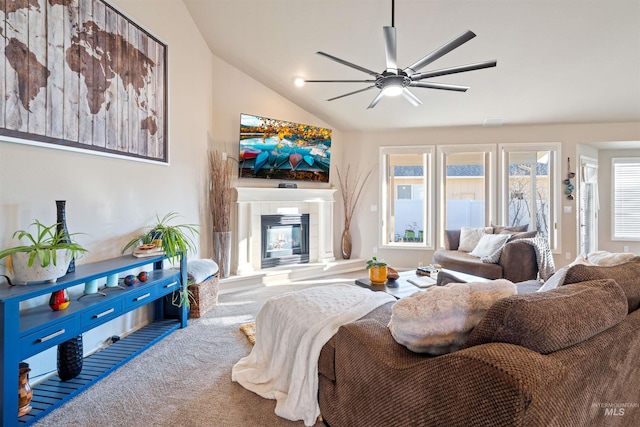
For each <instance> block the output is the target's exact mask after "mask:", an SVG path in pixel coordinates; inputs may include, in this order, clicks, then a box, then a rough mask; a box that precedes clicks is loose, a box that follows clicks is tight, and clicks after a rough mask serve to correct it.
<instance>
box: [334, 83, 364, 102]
mask: <svg viewBox="0 0 640 427" xmlns="http://www.w3.org/2000/svg"><path fill="white" fill-rule="evenodd" d="M374 87H376V85H371V86H369V87H365V88H364V89H358V90H354V91H353V92H349V93H345V94H344V95H340V96H336V97H334V98H329V99H327V101H333V100H336V99H340V98H344V97H345V96H349V95H355V94H356V93H360V92H364V91H365V90H369V89H373V88H374Z"/></svg>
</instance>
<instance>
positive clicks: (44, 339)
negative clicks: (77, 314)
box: [38, 329, 66, 342]
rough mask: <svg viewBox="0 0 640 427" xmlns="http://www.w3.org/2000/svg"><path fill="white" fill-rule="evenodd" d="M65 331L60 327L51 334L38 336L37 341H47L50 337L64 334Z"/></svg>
mask: <svg viewBox="0 0 640 427" xmlns="http://www.w3.org/2000/svg"><path fill="white" fill-rule="evenodd" d="M65 332H66V331H65V330H64V329H60V330H59V331H58V332H54V333H52V334H51V335H47V336H46V337H42V338H38V342H45V341H49V340H50V339H52V338H55V337H57V336H58V335H62V334H64V333H65Z"/></svg>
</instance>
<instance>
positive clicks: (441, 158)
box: [437, 144, 497, 247]
mask: <svg viewBox="0 0 640 427" xmlns="http://www.w3.org/2000/svg"><path fill="white" fill-rule="evenodd" d="M496 147H497V145H496V144H459V145H440V146H438V171H437V173H438V189H437V193H438V194H437V197H438V200H439V201H440V204H439V206H438V230H440V232H439V233H438V239H439V241H440V245H441V246H442V247H444V230H445V228H446V222H447V200H446V179H447V176H446V175H447V169H446V158H447V156H448V155H450V154H458V153H488V154H489V159H488V161H486V162H485V165H484V166H485V171H484V177H485V184H484V185H485V188H484V191H485V206H484V221H485V225H487V226H488V225H489V224H490V223H492V222H493V220H494V219H495V205H496V198H495V196H494V195H495V194H496V179H495V176H496Z"/></svg>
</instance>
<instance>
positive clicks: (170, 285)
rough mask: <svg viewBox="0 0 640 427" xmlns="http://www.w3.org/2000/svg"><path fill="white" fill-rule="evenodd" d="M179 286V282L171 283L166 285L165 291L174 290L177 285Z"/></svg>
mask: <svg viewBox="0 0 640 427" xmlns="http://www.w3.org/2000/svg"><path fill="white" fill-rule="evenodd" d="M177 284H178V282H172V283H169V284H168V285H164V288H165V289H168V288H173V287H174V286H175V285H177Z"/></svg>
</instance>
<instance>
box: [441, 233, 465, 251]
mask: <svg viewBox="0 0 640 427" xmlns="http://www.w3.org/2000/svg"><path fill="white" fill-rule="evenodd" d="M460 231H461V230H444V248H445V249H447V250H453V251H457V250H458V247H459V246H460Z"/></svg>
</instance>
